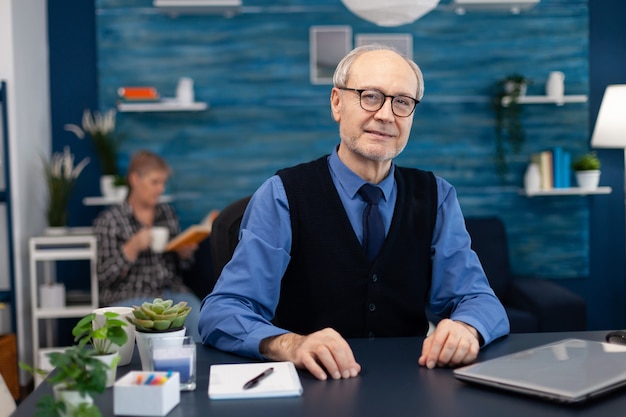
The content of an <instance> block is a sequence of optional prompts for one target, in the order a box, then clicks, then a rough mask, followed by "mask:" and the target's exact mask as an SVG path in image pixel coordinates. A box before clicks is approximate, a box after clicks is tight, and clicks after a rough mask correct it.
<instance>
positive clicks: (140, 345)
mask: <svg viewBox="0 0 626 417" xmlns="http://www.w3.org/2000/svg"><path fill="white" fill-rule="evenodd" d="M186 330H187V328H186V327H183V328H182V329H179V330H174V331H170V332H142V331H141V330H137V329H135V340H136V341H137V349H138V350H139V359H141V369H142V370H143V371H152V359H151V357H150V343H149V342H148V340H150V339H156V338H159V337H177V336H184V335H185V331H186Z"/></svg>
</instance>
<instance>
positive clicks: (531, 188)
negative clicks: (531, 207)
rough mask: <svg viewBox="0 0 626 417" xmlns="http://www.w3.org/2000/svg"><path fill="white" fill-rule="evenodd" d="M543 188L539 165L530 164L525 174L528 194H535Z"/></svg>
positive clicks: (525, 187)
mask: <svg viewBox="0 0 626 417" xmlns="http://www.w3.org/2000/svg"><path fill="white" fill-rule="evenodd" d="M540 188H541V173H540V172H539V165H537V164H534V163H533V164H528V168H526V173H525V174H524V189H525V190H526V192H527V193H533V192H537V191H539V189H540Z"/></svg>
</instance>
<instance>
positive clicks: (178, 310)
mask: <svg viewBox="0 0 626 417" xmlns="http://www.w3.org/2000/svg"><path fill="white" fill-rule="evenodd" d="M190 311H191V307H189V306H188V305H187V303H186V302H185V301H181V302H179V303H177V304H174V302H173V301H172V300H163V299H161V298H155V299H154V300H153V301H152V302H147V301H146V302H144V303H142V304H141V305H140V306H133V316H132V317H128V321H130V322H131V323H132V324H134V325H135V340H136V341H137V349H138V350H139V358H140V359H141V366H142V369H143V370H144V371H147V370H150V368H151V364H150V362H151V361H150V352H149V346H150V340H153V339H158V338H160V337H164V336H168V337H169V336H171V337H177V336H184V335H185V331H186V329H185V320H186V319H187V316H188V315H189V312H190Z"/></svg>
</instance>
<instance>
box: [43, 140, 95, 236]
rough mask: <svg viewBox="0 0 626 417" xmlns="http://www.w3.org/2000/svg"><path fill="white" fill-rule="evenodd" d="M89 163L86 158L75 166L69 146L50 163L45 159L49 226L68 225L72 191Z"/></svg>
mask: <svg viewBox="0 0 626 417" xmlns="http://www.w3.org/2000/svg"><path fill="white" fill-rule="evenodd" d="M88 163H89V158H84V159H83V160H82V161H80V162H79V163H78V164H77V165H76V166H74V155H73V154H72V153H71V152H70V148H69V146H66V147H65V148H63V153H60V152H55V153H53V154H52V156H51V157H50V161H47V160H46V159H45V158H43V171H44V177H45V179H46V185H47V186H48V209H47V211H46V215H47V220H48V226H50V227H63V226H65V225H66V224H67V205H68V203H69V201H70V196H71V194H72V189H73V188H74V184H75V183H76V180H77V179H78V176H79V175H80V173H81V172H82V171H83V169H84V168H85V166H87V164H88Z"/></svg>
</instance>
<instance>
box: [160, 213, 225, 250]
mask: <svg viewBox="0 0 626 417" xmlns="http://www.w3.org/2000/svg"><path fill="white" fill-rule="evenodd" d="M218 214H219V211H217V210H212V211H211V212H210V213H209V214H207V216H206V217H205V218H204V219H202V221H201V222H200V223H199V224H194V225H191V226H189V227H188V228H186V229H185V230H183V231H182V232H181V233H180V234H178V236H176V237H175V238H173V239H172V240H170V241H169V243H168V244H167V246H166V247H165V251H172V250H176V249H178V248H180V247H182V246H189V245H195V244H197V243H200V242H202V241H203V240H204V239H206V238H207V237H209V235H211V229H212V226H213V220H215V218H216V217H217V215H218Z"/></svg>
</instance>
